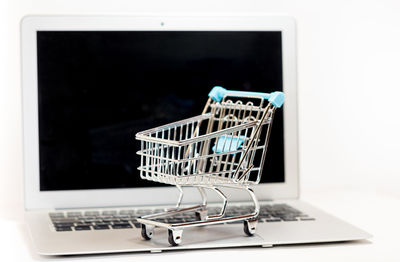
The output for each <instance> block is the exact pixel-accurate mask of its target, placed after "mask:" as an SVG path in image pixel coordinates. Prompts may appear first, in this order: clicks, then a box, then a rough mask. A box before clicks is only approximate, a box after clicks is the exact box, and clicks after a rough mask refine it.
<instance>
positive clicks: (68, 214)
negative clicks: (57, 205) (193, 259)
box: [67, 212, 82, 217]
mask: <svg viewBox="0 0 400 262" xmlns="http://www.w3.org/2000/svg"><path fill="white" fill-rule="evenodd" d="M81 216H82V213H81V212H68V213H67V217H81Z"/></svg>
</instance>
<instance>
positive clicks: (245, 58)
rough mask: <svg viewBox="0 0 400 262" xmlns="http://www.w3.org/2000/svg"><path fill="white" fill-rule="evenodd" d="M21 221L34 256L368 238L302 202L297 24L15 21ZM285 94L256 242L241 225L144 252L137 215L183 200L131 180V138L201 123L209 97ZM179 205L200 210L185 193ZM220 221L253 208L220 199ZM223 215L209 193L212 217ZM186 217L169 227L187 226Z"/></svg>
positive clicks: (196, 233) (263, 19)
mask: <svg viewBox="0 0 400 262" xmlns="http://www.w3.org/2000/svg"><path fill="white" fill-rule="evenodd" d="M21 32H22V59H23V60H22V71H23V72H22V73H23V74H22V76H23V79H22V80H23V81H22V84H23V121H24V122H23V123H24V170H25V171H24V173H25V178H24V181H25V209H26V223H27V224H28V226H29V230H30V234H31V236H32V240H33V243H34V246H35V248H36V250H37V252H38V253H40V254H43V255H67V254H92V253H111V252H135V251H150V252H160V251H164V250H176V249H199V248H222V247H244V246H260V247H270V246H274V245H283V244H298V243H316V242H331V241H350V240H359V239H366V238H368V237H370V235H369V234H368V233H366V232H364V231H362V230H360V229H358V228H356V227H354V226H352V225H349V224H347V223H345V222H343V221H341V220H339V219H337V218H335V217H333V216H331V215H328V214H326V213H324V212H322V211H320V210H318V209H316V208H314V207H312V206H310V205H308V204H306V203H304V202H302V201H300V200H299V172H298V137H297V136H298V129H297V89H296V35H295V22H294V20H293V19H292V18H290V17H282V16H251V17H246V16H207V17H205V16H190V17H189V16H187V17H184V16H181V17H177V16H165V17H157V16H148V17H140V16H137V17H135V16H28V17H25V18H24V19H23V21H22V24H21ZM217 85H218V86H223V87H225V88H227V89H232V90H246V91H258V92H272V91H283V92H284V93H285V95H286V101H285V104H284V107H283V109H282V110H279V111H277V112H276V115H275V120H274V125H273V127H272V132H271V139H270V144H269V147H268V152H267V155H266V161H265V164H264V168H263V173H262V176H261V177H262V179H261V182H260V184H259V185H257V186H255V187H254V191H255V194H256V196H257V198H258V199H259V202H260V205H261V208H260V215H259V219H258V226H257V231H256V234H255V235H253V236H251V237H249V236H247V235H246V234H245V233H244V232H243V223H242V222H240V223H236V222H235V223H226V224H222V225H221V224H219V225H210V226H205V227H200V228H199V227H197V228H188V229H185V231H184V235H183V239H182V243H181V244H180V245H179V246H171V245H170V244H169V243H168V240H167V238H168V237H167V235H168V234H167V232H166V230H165V229H162V228H156V229H155V232H154V233H155V234H154V236H153V238H152V239H151V240H150V241H146V240H144V239H143V238H142V236H141V225H140V224H139V223H138V222H137V220H136V219H137V218H138V217H139V216H143V215H146V214H150V213H154V212H159V211H160V210H161V211H162V210H165V209H166V208H170V207H173V206H174V205H175V203H176V201H177V198H178V196H179V192H178V191H177V190H176V189H175V188H174V187H171V186H166V185H163V184H160V183H155V182H151V181H144V180H141V179H140V176H139V172H138V171H137V167H138V166H139V164H140V163H139V159H138V156H137V155H136V151H138V150H139V146H140V145H139V144H138V142H137V141H135V134H136V133H137V132H139V131H142V130H146V129H149V128H151V127H156V126H159V125H163V124H166V123H170V122H173V121H177V120H180V119H185V118H188V117H191V116H195V115H198V114H200V113H201V109H202V107H203V106H204V104H205V102H206V100H207V94H208V92H209V91H210V90H211V88H212V87H213V86H217ZM184 192H185V197H184V199H183V205H189V204H193V203H198V201H199V195H198V192H196V191H195V190H194V189H193V188H190V187H187V188H184ZM224 193H225V194H226V195H227V196H228V200H229V203H228V206H227V212H229V214H241V213H243V212H244V213H246V212H248V210H249V209H251V208H252V207H251V201H250V199H248V196H247V195H246V194H242V193H240V192H237V190H232V189H226V190H224ZM220 205H221V203H220V199H219V198H218V196H217V195H213V194H210V195H209V212H213V211H215V210H218V208H219V206H220ZM191 216H192V214H188V215H185V216H183V215H180V216H171V217H168V218H165V219H166V223H167V222H171V223H172V222H173V221H175V222H176V221H177V222H185V221H186V220H190V219H193V217H191Z"/></svg>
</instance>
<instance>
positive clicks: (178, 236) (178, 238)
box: [168, 229, 182, 246]
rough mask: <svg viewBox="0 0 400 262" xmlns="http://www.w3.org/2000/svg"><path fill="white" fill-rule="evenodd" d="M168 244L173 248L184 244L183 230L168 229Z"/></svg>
mask: <svg viewBox="0 0 400 262" xmlns="http://www.w3.org/2000/svg"><path fill="white" fill-rule="evenodd" d="M168 242H169V243H170V244H171V246H177V245H179V244H180V243H181V242H182V230H172V229H168Z"/></svg>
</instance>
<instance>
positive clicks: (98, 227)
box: [93, 224, 110, 230]
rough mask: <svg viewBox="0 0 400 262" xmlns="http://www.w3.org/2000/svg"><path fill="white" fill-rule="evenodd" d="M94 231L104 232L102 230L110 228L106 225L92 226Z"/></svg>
mask: <svg viewBox="0 0 400 262" xmlns="http://www.w3.org/2000/svg"><path fill="white" fill-rule="evenodd" d="M93 229H94V230H104V229H110V227H109V226H108V225H106V224H97V225H94V226H93Z"/></svg>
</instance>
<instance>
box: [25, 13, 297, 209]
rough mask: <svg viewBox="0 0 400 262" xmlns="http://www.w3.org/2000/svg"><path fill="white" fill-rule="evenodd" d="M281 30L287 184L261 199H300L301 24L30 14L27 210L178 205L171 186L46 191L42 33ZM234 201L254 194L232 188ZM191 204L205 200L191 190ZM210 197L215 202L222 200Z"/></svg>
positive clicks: (267, 19)
mask: <svg viewBox="0 0 400 262" xmlns="http://www.w3.org/2000/svg"><path fill="white" fill-rule="evenodd" d="M46 30H52V31H96V30H98V31H124V30H126V31H138V30H142V31H160V30H165V31H281V32H282V56H283V57H282V64H283V70H282V71H283V91H284V92H285V95H286V101H285V105H284V141H285V144H284V159H285V181H284V182H282V183H268V184H259V185H257V186H255V192H256V194H257V197H258V198H259V200H268V199H283V198H297V197H298V194H299V189H298V153H297V152H298V138H297V136H298V134H297V88H296V84H297V83H296V73H297V72H296V36H295V21H294V19H293V18H291V17H286V16H266V15H257V16H254V15H252V16H251V17H250V16H223V15H218V16H216V15H213V16H199V15H197V16H196V15H194V16H164V17H160V16H27V17H24V18H23V20H22V22H21V48H22V49H21V50H22V94H23V138H24V143H23V144H24V182H25V208H26V209H37V208H80V207H107V206H110V207H111V206H144V205H160V204H174V203H175V201H176V199H177V196H178V191H177V190H176V189H175V188H173V187H172V188H171V187H151V188H123V189H90V190H60V191H40V185H39V175H40V174H39V135H38V93H37V90H38V86H37V85H38V81H37V48H36V32H37V31H46ZM225 192H226V194H227V195H228V196H229V199H230V200H231V201H245V200H247V199H248V196H246V195H245V193H244V194H243V193H242V192H238V191H237V190H232V189H227V190H225ZM184 199H185V202H196V201H198V200H199V196H198V193H197V192H195V189H193V188H187V189H185V198H184ZM218 200H219V199H218V196H216V195H213V194H210V196H209V201H218Z"/></svg>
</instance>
